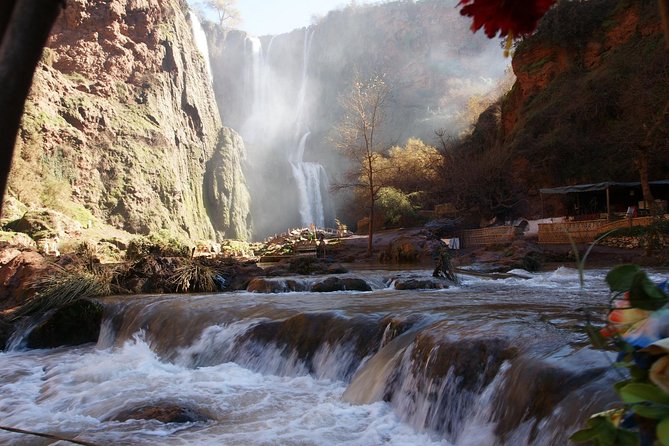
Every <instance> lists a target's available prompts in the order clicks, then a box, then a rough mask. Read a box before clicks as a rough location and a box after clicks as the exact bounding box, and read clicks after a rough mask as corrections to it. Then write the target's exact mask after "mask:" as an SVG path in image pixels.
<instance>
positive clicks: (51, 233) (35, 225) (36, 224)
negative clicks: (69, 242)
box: [7, 209, 82, 240]
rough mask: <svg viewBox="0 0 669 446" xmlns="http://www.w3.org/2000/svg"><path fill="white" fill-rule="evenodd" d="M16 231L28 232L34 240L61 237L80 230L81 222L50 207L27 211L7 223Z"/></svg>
mask: <svg viewBox="0 0 669 446" xmlns="http://www.w3.org/2000/svg"><path fill="white" fill-rule="evenodd" d="M7 227H8V228H9V229H11V230H12V231H16V232H23V233H25V234H28V235H29V236H30V237H32V238H33V239H35V240H41V239H45V238H46V239H48V238H54V237H62V236H63V235H65V234H66V233H73V232H76V231H81V229H82V227H81V223H79V222H76V221H74V220H72V219H71V218H69V217H67V216H65V215H64V214H62V213H60V212H56V211H54V210H51V209H35V210H30V211H27V212H26V213H25V214H23V217H21V218H19V219H18V220H15V221H13V222H11V223H9V224H8V225H7Z"/></svg>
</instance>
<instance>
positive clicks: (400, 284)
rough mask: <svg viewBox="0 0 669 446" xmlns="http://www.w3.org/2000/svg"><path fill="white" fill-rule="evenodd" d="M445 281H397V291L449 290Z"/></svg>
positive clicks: (409, 279) (402, 279)
mask: <svg viewBox="0 0 669 446" xmlns="http://www.w3.org/2000/svg"><path fill="white" fill-rule="evenodd" d="M449 283H450V282H446V281H445V280H439V279H416V278H408V279H404V278H400V279H397V280H395V289H396V290H441V289H444V288H448V284H449Z"/></svg>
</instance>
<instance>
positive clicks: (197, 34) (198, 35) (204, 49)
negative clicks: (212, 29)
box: [190, 11, 214, 82]
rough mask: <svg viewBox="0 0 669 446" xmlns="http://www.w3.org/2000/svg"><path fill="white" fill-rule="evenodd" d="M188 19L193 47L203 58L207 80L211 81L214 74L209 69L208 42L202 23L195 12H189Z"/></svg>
mask: <svg viewBox="0 0 669 446" xmlns="http://www.w3.org/2000/svg"><path fill="white" fill-rule="evenodd" d="M190 21H191V26H192V28H193V39H194V40H195V47H196V48H197V50H198V51H199V52H200V54H201V55H202V57H203V58H204V63H205V66H206V67H207V73H208V74H209V81H210V82H212V80H213V79H214V76H213V74H212V71H211V62H210V60H209V44H208V43H207V35H206V34H205V33H204V29H203V28H202V23H200V19H199V18H198V16H197V14H195V12H193V11H191V12H190Z"/></svg>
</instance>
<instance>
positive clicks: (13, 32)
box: [0, 0, 63, 211]
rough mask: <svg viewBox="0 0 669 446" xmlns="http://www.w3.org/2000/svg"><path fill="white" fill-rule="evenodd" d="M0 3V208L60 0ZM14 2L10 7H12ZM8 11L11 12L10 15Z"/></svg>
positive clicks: (5, 0) (3, 0)
mask: <svg viewBox="0 0 669 446" xmlns="http://www.w3.org/2000/svg"><path fill="white" fill-rule="evenodd" d="M2 3H3V5H2V6H1V7H0V14H2V15H1V16H0V31H4V32H3V33H2V35H1V36H0V85H1V86H2V88H1V89H0V211H2V198H3V197H4V193H5V188H6V187H7V177H8V176H9V171H10V169H11V165H12V155H13V153H14V144H15V142H16V135H17V133H18V131H19V126H20V124H21V115H22V114H23V106H24V104H25V101H26V98H27V97H28V93H29V92H30V87H31V86H32V81H33V74H34V73H35V68H36V67H37V63H38V62H39V60H40V58H41V57H42V50H43V49H44V45H45V44H46V40H47V38H48V37H49V33H50V32H51V27H52V26H53V24H54V22H55V21H56V19H57V18H58V14H59V13H60V10H61V7H62V5H63V1H62V0H13V1H12V0H9V1H8V0H2ZM12 4H13V6H14V7H13V8H12V7H11V6H12ZM9 14H11V15H9Z"/></svg>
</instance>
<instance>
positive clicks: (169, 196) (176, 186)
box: [9, 0, 250, 239]
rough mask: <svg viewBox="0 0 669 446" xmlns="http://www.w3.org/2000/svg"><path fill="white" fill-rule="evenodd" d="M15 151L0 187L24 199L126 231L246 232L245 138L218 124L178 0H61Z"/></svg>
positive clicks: (183, 8)
mask: <svg viewBox="0 0 669 446" xmlns="http://www.w3.org/2000/svg"><path fill="white" fill-rule="evenodd" d="M17 149H18V153H17V155H16V156H15V161H14V167H13V172H12V176H11V178H10V189H9V191H10V194H12V195H14V196H17V197H18V198H19V199H21V200H22V201H24V202H27V203H29V204H35V205H39V204H46V205H55V206H61V207H64V208H65V209H62V210H64V211H66V213H68V211H69V213H74V214H77V215H75V216H79V217H81V216H85V215H86V210H88V211H90V212H91V213H92V214H93V215H94V216H95V217H97V218H100V219H102V220H105V221H107V222H109V223H111V224H113V225H115V226H117V227H120V228H123V229H126V230H128V231H130V232H137V233H147V232H149V231H152V230H157V229H162V228H165V229H169V230H172V231H174V232H176V233H180V234H182V235H185V236H189V237H191V238H222V237H227V238H242V239H244V238H248V237H249V235H250V218H249V206H250V203H249V196H248V192H247V190H246V184H245V180H244V177H243V175H242V174H241V164H242V162H243V159H244V146H243V144H242V142H241V139H240V138H239V137H238V136H237V135H235V134H234V132H232V131H231V130H229V129H226V128H223V127H222V125H221V122H220V118H219V114H218V109H217V106H216V102H215V100H214V93H213V89H212V85H211V80H210V79H209V75H208V73H207V70H206V67H205V62H204V59H203V57H202V56H201V54H200V53H199V52H198V50H197V49H196V47H195V43H194V40H193V34H192V28H191V23H190V18H189V17H188V9H187V5H186V3H185V1H182V0H169V1H158V0H112V1H110V2H99V1H92V0H72V1H69V2H68V7H67V9H66V10H65V12H64V14H63V16H62V17H61V18H60V20H59V22H58V23H57V25H56V27H55V29H54V31H53V35H52V37H51V39H50V42H49V44H48V48H47V50H46V52H45V56H44V58H43V63H42V64H41V65H40V67H39V68H38V71H37V73H36V77H35V82H34V85H33V90H32V93H31V96H30V99H29V101H28V103H27V105H26V111H25V115H24V120H23V125H22V129H21V132H20V138H19V142H18V146H17ZM28 183H31V184H33V185H32V186H28ZM82 205H83V207H84V208H85V209H82Z"/></svg>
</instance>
